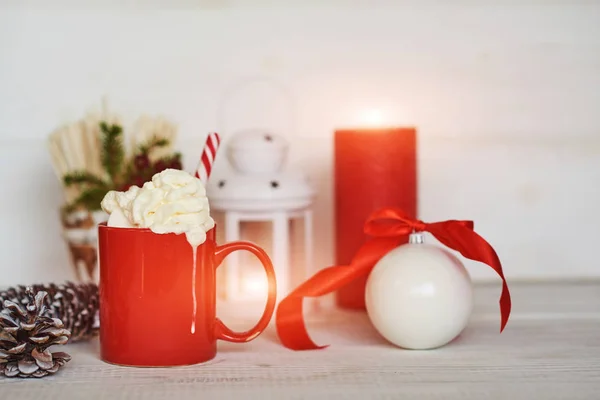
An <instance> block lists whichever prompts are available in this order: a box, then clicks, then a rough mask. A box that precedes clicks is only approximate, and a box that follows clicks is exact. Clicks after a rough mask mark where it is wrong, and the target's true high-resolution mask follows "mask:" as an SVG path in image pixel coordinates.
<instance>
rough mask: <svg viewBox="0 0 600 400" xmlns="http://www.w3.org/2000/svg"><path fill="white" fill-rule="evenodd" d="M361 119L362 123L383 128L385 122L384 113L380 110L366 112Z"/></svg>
mask: <svg viewBox="0 0 600 400" xmlns="http://www.w3.org/2000/svg"><path fill="white" fill-rule="evenodd" d="M360 119H361V122H362V123H364V124H367V125H369V126H381V125H383V122H384V117H383V113H382V112H381V110H378V109H371V110H366V111H364V112H363V113H362V115H361V118H360Z"/></svg>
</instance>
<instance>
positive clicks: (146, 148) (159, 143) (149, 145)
mask: <svg viewBox="0 0 600 400" xmlns="http://www.w3.org/2000/svg"><path fill="white" fill-rule="evenodd" d="M169 143H170V142H169V139H167V138H161V137H158V136H156V135H154V136H152V138H150V139H149V140H148V141H147V142H146V143H144V144H143V145H141V146H140V147H139V151H140V153H142V154H148V153H150V152H151V151H152V150H154V149H156V148H159V147H167V146H168V145H169Z"/></svg>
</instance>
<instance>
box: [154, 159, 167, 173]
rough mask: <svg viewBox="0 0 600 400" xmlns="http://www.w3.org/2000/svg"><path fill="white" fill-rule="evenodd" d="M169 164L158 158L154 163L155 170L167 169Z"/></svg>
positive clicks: (156, 171) (157, 171)
mask: <svg viewBox="0 0 600 400" xmlns="http://www.w3.org/2000/svg"><path fill="white" fill-rule="evenodd" d="M168 167H169V166H168V165H167V163H166V162H164V161H163V160H158V161H157V162H155V163H154V172H155V173H159V172H162V171H164V170H165V169H167V168H168Z"/></svg>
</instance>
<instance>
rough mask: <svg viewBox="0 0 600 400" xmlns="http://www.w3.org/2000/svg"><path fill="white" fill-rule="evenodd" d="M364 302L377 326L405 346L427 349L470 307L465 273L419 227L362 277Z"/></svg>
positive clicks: (459, 326)
mask: <svg viewBox="0 0 600 400" xmlns="http://www.w3.org/2000/svg"><path fill="white" fill-rule="evenodd" d="M365 303H366V308H367V312H368V315H369V318H370V319H371V322H372V323H373V325H374V327H375V328H376V329H377V331H378V332H379V333H380V334H381V335H382V336H383V337H384V338H385V339H387V340H388V341H390V342H391V343H393V344H395V345H397V346H399V347H402V348H406V349H415V350H416V349H432V348H436V347H440V346H443V345H445V344H447V343H449V342H450V341H452V340H453V339H454V338H456V337H457V336H458V335H459V334H460V333H461V332H462V331H463V330H464V328H465V327H466V326H467V324H468V321H469V318H470V315H471V312H472V309H473V290H472V285H471V279H470V276H469V273H468V272H467V270H466V269H465V267H464V265H463V264H462V262H461V261H460V260H459V259H458V258H457V257H455V256H454V255H453V254H452V253H450V252H449V251H447V250H445V249H443V248H440V247H437V246H433V245H429V244H425V243H424V234H423V233H413V234H411V235H410V239H409V243H408V244H405V245H402V246H400V247H398V248H396V249H394V250H392V251H390V252H389V253H387V254H386V255H385V256H384V257H382V258H381V259H380V260H379V262H378V263H377V264H376V265H375V267H374V268H373V270H372V271H371V274H370V275H369V278H368V280H367V286H366V292H365Z"/></svg>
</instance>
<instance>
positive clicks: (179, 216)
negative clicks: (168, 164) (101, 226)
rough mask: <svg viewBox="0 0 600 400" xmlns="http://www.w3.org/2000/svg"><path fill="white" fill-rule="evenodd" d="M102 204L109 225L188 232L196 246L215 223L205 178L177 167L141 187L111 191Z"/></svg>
mask: <svg viewBox="0 0 600 400" xmlns="http://www.w3.org/2000/svg"><path fill="white" fill-rule="evenodd" d="M101 207H102V209H103V210H104V211H106V212H107V213H108V214H109V215H110V217H109V219H108V222H107V225H108V226H113V227H121V228H149V229H150V230H152V232H154V233H159V234H163V233H175V234H181V233H185V235H186V237H187V240H188V242H189V243H190V245H191V246H192V247H198V246H199V245H200V244H202V243H204V241H206V232H208V231H209V230H210V229H212V228H213V227H214V226H215V222H214V220H213V219H212V217H211V216H210V207H209V202H208V198H207V197H206V189H205V188H204V185H203V184H202V181H201V180H200V179H198V178H196V177H194V176H192V175H190V174H189V173H187V172H185V171H181V170H176V169H166V170H164V171H162V172H159V173H157V174H156V175H154V176H153V177H152V180H151V181H149V182H146V183H144V185H143V186H142V187H141V188H140V187H137V186H131V187H130V188H129V190H127V191H126V192H118V191H114V190H113V191H110V192H108V193H107V194H106V196H105V197H104V199H103V200H102V203H101Z"/></svg>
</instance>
